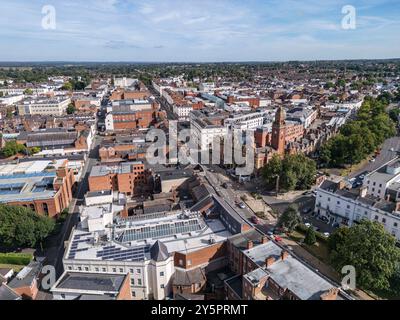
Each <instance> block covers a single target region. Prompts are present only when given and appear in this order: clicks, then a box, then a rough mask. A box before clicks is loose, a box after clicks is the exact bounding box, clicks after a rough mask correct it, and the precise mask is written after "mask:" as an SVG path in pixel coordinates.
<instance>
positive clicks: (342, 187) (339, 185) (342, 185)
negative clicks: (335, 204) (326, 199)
mask: <svg viewBox="0 0 400 320" xmlns="http://www.w3.org/2000/svg"><path fill="white" fill-rule="evenodd" d="M345 186H346V182H345V181H344V179H342V180H340V181H339V183H338V188H339V190H342V189H344V187H345Z"/></svg>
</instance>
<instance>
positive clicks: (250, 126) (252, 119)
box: [225, 112, 267, 130]
mask: <svg viewBox="0 0 400 320" xmlns="http://www.w3.org/2000/svg"><path fill="white" fill-rule="evenodd" d="M266 117H267V112H251V113H244V114H241V113H239V114H233V115H230V116H229V118H227V119H225V126H226V127H227V128H228V129H230V130H233V129H238V130H255V129H257V128H259V127H262V126H263V124H264V120H265V119H266Z"/></svg>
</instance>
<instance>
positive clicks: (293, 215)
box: [277, 206, 301, 232]
mask: <svg viewBox="0 0 400 320" xmlns="http://www.w3.org/2000/svg"><path fill="white" fill-rule="evenodd" d="M300 222H301V218H300V215H299V213H298V211H297V210H296V208H295V207H293V206H289V207H288V208H287V209H286V210H285V211H284V212H283V213H282V214H281V216H280V217H279V220H278V224H277V225H278V227H281V228H284V229H287V230H288V231H289V232H292V231H293V230H294V229H295V228H296V227H297V226H298V225H299V224H300Z"/></svg>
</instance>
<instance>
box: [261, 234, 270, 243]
mask: <svg viewBox="0 0 400 320" xmlns="http://www.w3.org/2000/svg"><path fill="white" fill-rule="evenodd" d="M268 241H269V239H268V237H267V236H263V237H262V238H261V243H262V244H264V243H267V242H268Z"/></svg>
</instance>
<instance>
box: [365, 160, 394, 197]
mask: <svg viewBox="0 0 400 320" xmlns="http://www.w3.org/2000/svg"><path fill="white" fill-rule="evenodd" d="M399 183H400V159H399V158H395V159H393V160H391V161H389V162H387V163H386V164H384V165H383V166H381V167H380V168H378V169H376V170H375V171H373V172H371V173H369V174H367V175H366V177H365V179H364V183H363V185H364V187H366V188H367V193H368V194H369V195H371V196H374V197H378V198H380V199H387V198H388V197H390V194H389V189H390V190H391V192H390V193H391V194H393V193H394V197H393V196H392V198H394V199H395V200H397V199H398V198H399V197H398V195H397V194H398V192H399V190H400V186H399Z"/></svg>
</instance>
